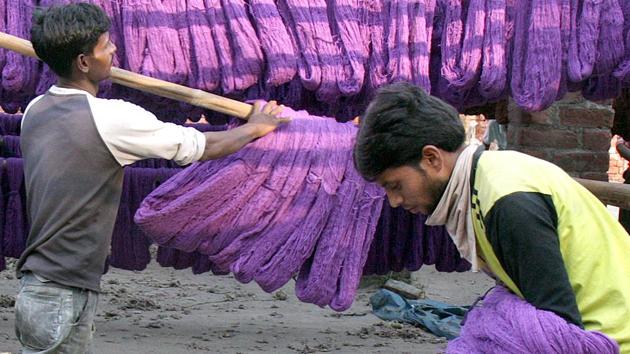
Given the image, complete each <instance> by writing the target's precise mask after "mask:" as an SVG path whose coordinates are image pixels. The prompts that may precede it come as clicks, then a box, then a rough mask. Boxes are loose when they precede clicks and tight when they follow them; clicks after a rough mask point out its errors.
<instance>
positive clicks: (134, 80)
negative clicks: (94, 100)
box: [0, 32, 252, 119]
mask: <svg viewBox="0 0 630 354" xmlns="http://www.w3.org/2000/svg"><path fill="white" fill-rule="evenodd" d="M0 47H2V48H5V49H9V50H12V51H15V52H18V53H20V54H23V55H26V56H29V57H33V58H36V59H39V58H37V55H36V54H35V51H34V50H33V46H32V45H31V42H29V41H27V40H25V39H22V38H19V37H15V36H12V35H10V34H7V33H4V32H0ZM111 80H112V82H114V83H117V84H120V85H123V86H127V87H131V88H134V89H137V90H140V91H144V92H148V93H152V94H154V95H158V96H161V97H166V98H170V99H173V100H177V101H181V102H186V103H189V104H191V105H193V106H197V107H203V108H207V109H210V110H213V111H216V112H221V113H225V114H229V115H231V116H234V117H238V118H242V119H245V118H247V116H248V115H249V113H250V112H251V111H252V105H250V104H247V103H243V102H240V101H236V100H232V99H229V98H225V97H221V96H218V95H214V94H212V93H209V92H205V91H202V90H198V89H193V88H190V87H186V86H182V85H178V84H174V83H171V82H168V81H164V80H159V79H155V78H152V77H149V76H144V75H140V74H136V73H133V72H131V71H127V70H123V69H120V68H116V67H112V74H111Z"/></svg>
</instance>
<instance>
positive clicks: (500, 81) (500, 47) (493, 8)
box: [479, 0, 509, 100]
mask: <svg viewBox="0 0 630 354" xmlns="http://www.w3.org/2000/svg"><path fill="white" fill-rule="evenodd" d="M505 3H506V1H505V0H487V1H486V23H485V31H484V34H483V62H482V65H481V76H480V77H479V93H480V94H481V95H482V96H484V97H485V98H487V99H489V100H494V99H497V98H500V97H501V96H503V95H504V94H505V88H506V80H507V63H508V60H507V59H508V56H507V52H508V51H509V46H508V43H507V33H506V32H507V28H506V26H507V25H506V17H507V14H506V4H505Z"/></svg>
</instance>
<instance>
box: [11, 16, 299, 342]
mask: <svg viewBox="0 0 630 354" xmlns="http://www.w3.org/2000/svg"><path fill="white" fill-rule="evenodd" d="M109 28H110V20H109V19H108V17H107V15H106V14H105V12H104V11H103V10H102V9H101V8H99V7H97V6H95V5H91V4H87V3H78V4H71V5H65V6H59V7H51V8H48V9H45V10H42V11H40V12H39V13H36V14H35V15H34V16H33V27H32V29H31V40H32V43H33V47H34V48H35V52H36V53H37V55H38V56H39V57H40V58H41V59H42V60H43V61H44V62H45V63H46V64H48V66H49V67H50V68H51V69H52V70H53V71H54V72H55V74H56V75H57V77H58V81H57V84H56V85H54V86H52V87H51V88H50V89H49V90H48V91H47V92H46V93H45V94H44V95H42V96H39V97H37V98H35V99H34V100H33V101H32V102H31V103H30V104H29V105H28V107H27V108H26V110H25V112H24V116H23V120H22V133H21V148H22V154H23V158H24V176H25V183H26V195H27V211H28V215H29V219H30V226H31V229H30V233H29V235H28V240H27V245H26V249H25V251H24V253H23V254H22V256H21V257H20V259H19V261H18V264H17V274H18V277H19V278H20V290H19V294H18V296H17V300H16V305H15V307H16V309H15V313H16V323H15V329H16V334H17V337H18V339H19V341H20V343H21V344H22V346H23V352H24V353H85V352H88V351H90V350H91V349H90V344H91V341H92V335H93V323H94V315H95V312H96V304H97V298H98V293H99V291H100V280H101V275H102V273H103V270H104V266H105V259H106V257H107V254H108V252H109V246H110V242H111V237H112V232H113V228H114V222H115V219H116V214H117V211H118V204H119V201H120V197H121V190H122V182H123V166H126V165H129V164H131V163H133V162H135V161H138V160H141V159H146V158H164V159H169V160H174V161H175V162H176V163H178V164H180V165H186V164H189V163H191V162H194V161H198V160H208V159H216V158H221V157H223V156H226V155H229V154H231V153H233V152H236V151H238V150H239V149H240V148H242V147H243V146H245V145H246V144H248V143H249V142H251V141H253V140H255V139H256V138H258V137H261V136H263V135H265V134H267V133H269V132H271V131H273V130H274V129H275V128H277V127H278V126H279V125H281V124H283V123H286V122H287V121H288V120H287V119H285V118H280V117H278V115H279V114H280V113H281V110H282V107H281V106H277V105H276V104H275V102H270V103H268V104H266V105H265V106H264V107H261V105H260V104H256V105H255V106H254V110H253V112H252V113H251V114H250V116H249V121H248V122H247V123H246V124H244V125H242V126H240V127H238V128H235V129H232V130H229V131H223V132H208V133H201V132H199V131H197V130H195V129H193V128H185V127H182V126H177V125H175V124H171V123H163V122H161V121H159V120H157V118H156V117H155V116H154V115H153V114H152V113H150V112H147V111H145V110H144V109H142V108H141V107H139V106H136V105H134V104H131V103H128V102H125V101H122V100H106V99H100V98H96V94H97V92H98V87H99V82H101V81H103V80H105V79H107V78H109V76H110V72H111V67H112V60H113V57H114V53H115V52H116V46H115V45H114V43H112V42H111V41H110V39H109V32H108V31H109Z"/></svg>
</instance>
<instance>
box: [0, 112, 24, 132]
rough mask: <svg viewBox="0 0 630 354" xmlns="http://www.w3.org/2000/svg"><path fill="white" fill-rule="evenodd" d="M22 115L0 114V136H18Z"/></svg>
mask: <svg viewBox="0 0 630 354" xmlns="http://www.w3.org/2000/svg"><path fill="white" fill-rule="evenodd" d="M21 125H22V115H21V114H9V113H3V112H0V135H20V131H21V129H22V127H21Z"/></svg>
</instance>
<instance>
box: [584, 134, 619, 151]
mask: <svg viewBox="0 0 630 354" xmlns="http://www.w3.org/2000/svg"><path fill="white" fill-rule="evenodd" d="M611 138H612V135H611V134H610V130H608V129H585V130H584V133H583V135H582V144H583V146H584V149H586V150H593V151H608V149H609V148H610V139H611Z"/></svg>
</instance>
